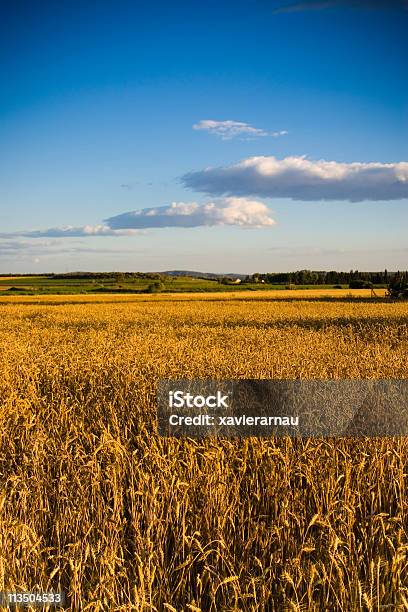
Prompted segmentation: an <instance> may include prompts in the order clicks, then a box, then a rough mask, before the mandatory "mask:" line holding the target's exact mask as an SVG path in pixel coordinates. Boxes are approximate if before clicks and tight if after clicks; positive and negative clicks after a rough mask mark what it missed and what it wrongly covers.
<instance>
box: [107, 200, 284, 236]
mask: <svg viewBox="0 0 408 612" xmlns="http://www.w3.org/2000/svg"><path fill="white" fill-rule="evenodd" d="M105 223H107V224H108V226H109V227H110V228H112V230H114V231H123V230H128V229H143V228H155V227H200V226H207V227H208V226H216V225H236V226H239V227H266V226H270V225H273V224H274V223H275V221H274V220H273V219H272V218H271V217H270V211H269V209H268V207H267V206H266V205H265V204H264V203H263V202H259V201H258V200H249V199H247V198H236V197H229V198H223V199H221V200H216V201H214V202H207V203H205V204H198V203H197V202H173V203H172V204H170V205H169V206H158V207H156V208H144V209H143V210H134V211H131V212H127V213H123V214H121V215H117V216H115V217H110V218H109V219H106V220H105Z"/></svg>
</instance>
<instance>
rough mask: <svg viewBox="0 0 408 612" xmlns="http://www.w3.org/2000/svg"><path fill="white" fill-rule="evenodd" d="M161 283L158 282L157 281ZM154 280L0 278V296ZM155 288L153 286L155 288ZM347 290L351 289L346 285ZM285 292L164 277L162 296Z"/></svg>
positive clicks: (134, 287) (104, 288) (123, 286)
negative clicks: (232, 292) (169, 294)
mask: <svg viewBox="0 0 408 612" xmlns="http://www.w3.org/2000/svg"><path fill="white" fill-rule="evenodd" d="M156 281H157V279H156ZM154 284H155V279H153V278H129V277H125V276H124V277H123V279H122V280H120V279H118V278H117V277H115V276H105V277H104V276H102V277H101V278H93V279H92V278H75V277H73V278H71V277H70V276H69V275H67V276H62V277H58V276H52V275H49V276H44V275H42V276H41V275H40V276H0V294H1V293H2V292H6V294H14V295H53V294H54V295H61V294H65V295H73V294H103V293H107V294H110V293H123V294H126V293H130V294H137V293H147V292H149V290H151V289H152V288H153V291H156V289H155V288H154ZM152 286H153V287H152ZM308 288H312V289H313V288H314V289H327V290H330V289H333V286H324V285H320V286H313V285H310V286H309V285H296V286H295V285H293V288H292V289H291V290H292V291H293V290H300V289H308ZM343 288H347V285H344V286H343ZM271 289H273V290H285V285H268V284H266V283H242V284H239V285H236V284H234V283H233V282H231V283H230V284H224V283H221V282H218V281H217V280H211V279H206V278H195V277H190V276H178V277H176V276H174V277H172V276H167V277H163V280H162V282H161V287H160V291H159V292H160V293H191V292H193V293H202V292H211V293H213V292H223V293H224V292H229V291H237V290H239V291H269V290H271Z"/></svg>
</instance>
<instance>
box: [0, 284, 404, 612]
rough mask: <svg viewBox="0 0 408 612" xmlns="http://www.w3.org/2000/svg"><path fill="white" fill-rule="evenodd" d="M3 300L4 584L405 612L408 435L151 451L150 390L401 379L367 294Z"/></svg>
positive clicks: (161, 443) (397, 324) (118, 595)
mask: <svg viewBox="0 0 408 612" xmlns="http://www.w3.org/2000/svg"><path fill="white" fill-rule="evenodd" d="M351 293H352V295H353V297H350V295H349V294H350V291H349V290H344V291H342V290H333V291H331V292H330V290H327V289H325V290H323V291H318V290H313V291H308V292H300V291H299V292H293V291H287V292H286V291H279V292H278V291H276V292H268V291H265V292H262V293H258V292H251V291H248V292H232V293H228V294H224V295H221V294H210V293H206V294H191V295H187V294H185V295H174V296H172V295H165V294H160V295H155V296H150V297H149V296H147V295H140V296H137V295H119V296H115V295H97V296H89V295H77V296H72V297H68V296H45V297H35V296H27V297H21V296H14V297H12V296H0V329H1V334H0V397H1V412H0V425H1V428H0V432H1V433H0V436H1V445H0V477H1V498H0V582H1V584H0V590H13V589H26V590H33V589H36V588H37V589H41V590H47V589H51V588H53V589H57V588H58V587H60V588H62V589H64V590H66V591H67V593H68V596H69V598H70V601H71V609H72V610H92V611H102V610H108V611H119V610H120V611H128V610H129V611H131V610H135V611H146V610H152V611H154V610H157V611H160V612H161V611H162V610H170V611H171V610H173V611H174V610H176V611H177V612H178V611H182V610H186V611H187V610H192V611H194V610H195V611H202V612H207V611H232V610H236V611H238V610H243V611H255V610H262V611H264V610H270V611H272V612H273V611H275V610H276V611H279V612H280V611H283V610H292V611H294V612H295V611H296V612H301V611H309V610H311V611H320V610H324V611H328V610H330V611H340V610H342V611H347V612H354V611H358V610H367V611H373V612H374V611H379V610H392V611H394V610H408V556H407V555H408V537H407V525H408V498H407V484H408V482H407V479H408V474H407V463H408V441H407V440H406V439H402V438H401V439H397V438H394V439H377V440H364V439H358V440H353V439H337V440H334V439H325V440H321V439H303V440H302V439H297V440H291V439H253V438H252V439H246V440H215V439H212V440H211V439H207V440H202V441H199V440H191V439H162V438H159V437H158V436H157V434H156V404H155V394H156V383H157V380H158V379H159V378H160V377H162V378H177V377H178V378H181V377H185V378H193V377H203V378H208V377H213V378H304V379H314V378H329V379H331V378H372V379H377V378H407V375H408V362H407V353H408V303H406V302H405V303H404V302H399V303H392V302H387V301H385V300H384V301H382V300H381V299H378V300H370V299H369V295H370V292H369V291H366V290H361V291H353V292H351Z"/></svg>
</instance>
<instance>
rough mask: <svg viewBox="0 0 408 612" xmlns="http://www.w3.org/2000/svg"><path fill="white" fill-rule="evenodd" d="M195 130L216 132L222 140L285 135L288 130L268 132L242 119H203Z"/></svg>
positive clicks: (194, 126)
mask: <svg viewBox="0 0 408 612" xmlns="http://www.w3.org/2000/svg"><path fill="white" fill-rule="evenodd" d="M193 130H204V131H206V132H208V133H209V134H215V135H216V136H219V137H220V138H221V139H222V140H231V138H236V137H238V138H258V137H261V136H273V137H275V138H276V137H279V136H284V135H285V134H287V133H288V132H287V131H286V130H280V131H279V132H267V131H266V130H263V129H261V128H256V127H253V126H252V125H249V123H244V122H242V121H232V120H231V119H229V120H227V121H215V120H214V119H202V120H201V121H199V122H198V123H195V124H194V125H193Z"/></svg>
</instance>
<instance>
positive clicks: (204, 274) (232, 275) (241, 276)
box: [159, 270, 247, 280]
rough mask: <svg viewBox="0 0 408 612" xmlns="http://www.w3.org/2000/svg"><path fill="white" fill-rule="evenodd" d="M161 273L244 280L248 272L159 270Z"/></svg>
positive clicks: (212, 278) (209, 278) (211, 278)
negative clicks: (220, 272)
mask: <svg viewBox="0 0 408 612" xmlns="http://www.w3.org/2000/svg"><path fill="white" fill-rule="evenodd" d="M159 274H166V275H167V276H191V277H193V278H206V279H208V280H218V279H219V278H231V279H236V278H239V279H240V280H244V278H246V277H247V274H235V273H233V272H229V273H227V274H217V273H216V272H196V271H194V270H166V271H165V272H159Z"/></svg>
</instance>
